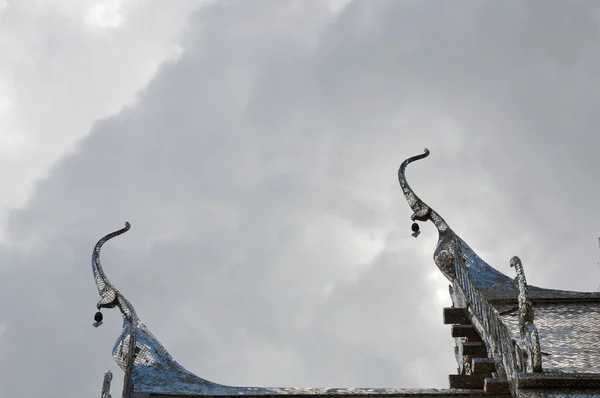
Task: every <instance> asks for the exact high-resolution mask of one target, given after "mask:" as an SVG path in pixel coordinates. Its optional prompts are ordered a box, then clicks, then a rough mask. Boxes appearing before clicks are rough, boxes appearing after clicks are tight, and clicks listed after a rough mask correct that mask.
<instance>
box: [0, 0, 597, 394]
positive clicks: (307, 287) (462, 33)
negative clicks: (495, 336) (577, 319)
mask: <svg viewBox="0 0 600 398" xmlns="http://www.w3.org/2000/svg"><path fill="white" fill-rule="evenodd" d="M545 5H546V6H545V7H546V8H545V10H544V13H545V14H544V15H541V14H540V13H539V10H537V11H536V12H534V10H533V8H531V7H532V6H531V5H526V4H518V5H517V4H508V3H502V2H493V3H492V2H485V3H482V2H464V4H463V5H462V6H461V7H456V6H453V7H450V6H449V5H444V4H440V3H437V2H418V3H417V2H400V1H376V2H375V1H354V2H352V3H350V4H349V5H348V6H347V7H346V8H345V9H344V10H343V11H342V12H341V13H340V14H338V15H337V16H335V17H334V16H333V15H332V14H330V10H329V9H328V7H326V3H323V2H318V1H304V2H302V3H297V2H291V1H290V2H283V1H262V2H258V3H257V2H252V3H249V2H242V1H238V2H235V1H232V2H222V3H219V4H217V5H214V6H211V7H209V8H207V9H203V10H201V11H200V12H198V13H196V14H195V15H194V16H193V18H191V19H190V24H189V29H188V31H187V33H186V35H185V37H184V38H183V39H182V42H181V45H182V46H183V48H184V53H183V55H182V56H181V57H180V58H179V59H178V60H177V61H172V62H169V63H167V64H165V65H163V66H162V67H161V68H160V70H159V71H158V73H157V75H156V77H155V78H154V79H153V81H152V82H151V83H150V84H149V85H148V86H147V87H146V88H145V89H144V90H143V91H141V92H140V93H139V95H138V97H137V99H136V101H135V103H134V104H132V105H131V106H129V107H127V108H125V109H123V110H121V111H120V112H119V113H117V114H115V115H114V116H111V117H109V118H106V119H103V120H99V121H97V122H96V123H95V124H94V126H93V128H92V130H91V131H90V133H89V135H88V136H87V137H86V138H85V139H83V140H81V141H80V142H79V144H78V146H77V148H76V150H75V151H74V152H73V153H72V154H70V155H69V156H65V157H63V158H62V159H61V160H60V161H59V162H57V163H56V164H55V165H54V167H53V168H52V169H51V171H50V172H49V173H48V177H47V178H45V179H44V180H42V181H40V182H39V183H38V184H37V185H36V188H35V190H34V192H33V194H32V195H31V197H30V200H29V201H28V203H27V205H26V206H25V207H23V208H22V209H19V210H14V211H13V212H12V213H11V217H10V220H9V224H8V231H9V242H8V243H7V244H6V245H5V246H4V247H3V248H2V251H1V252H0V256H1V263H2V264H3V268H2V276H1V277H0V280H2V284H3V285H4V288H3V289H0V294H1V295H2V299H3V300H5V302H7V301H8V302H10V303H15V305H12V306H7V307H6V309H5V311H4V313H3V314H2V315H1V316H0V320H1V321H3V322H5V324H6V325H7V330H6V331H5V332H4V334H3V335H2V336H1V337H0V372H1V373H2V374H3V375H5V376H4V377H5V378H4V379H3V381H2V387H1V388H2V392H3V393H4V395H6V396H36V395H39V394H40V393H41V392H42V391H43V392H44V393H45V394H46V395H50V396H54V395H58V394H61V395H62V396H65V397H69V396H73V397H74V396H81V395H84V394H95V393H97V392H98V390H99V388H100V385H101V381H102V374H103V372H104V371H106V370H107V369H109V368H111V369H113V370H115V368H116V366H115V365H114V364H113V362H112V360H111V358H110V350H111V349H112V345H113V343H114V340H115V339H116V337H117V335H118V332H119V327H120V322H119V315H118V314H117V313H116V312H114V311H109V312H107V313H106V314H105V318H106V320H105V325H103V326H102V327H101V328H99V329H97V330H95V329H93V328H92V327H91V320H92V316H93V313H94V312H95V308H94V305H95V303H96V302H97V295H96V293H95V288H94V285H93V282H92V278H91V272H90V269H89V260H88V259H89V257H90V254H91V249H92V246H93V244H94V243H95V241H96V240H97V239H98V238H99V237H100V236H101V235H103V234H104V233H106V232H108V231H111V230H114V229H117V228H119V227H120V226H121V225H122V223H123V222H124V221H125V220H128V221H130V222H131V223H132V224H133V228H132V229H131V231H130V232H128V233H127V234H126V235H125V236H123V237H120V238H118V239H117V240H115V241H114V242H113V241H111V242H110V243H109V244H107V246H106V249H105V251H104V253H103V262H104V264H105V269H106V272H107V273H108V275H109V278H111V280H112V281H113V283H114V284H115V285H116V286H117V288H119V289H120V290H121V291H122V292H123V293H124V294H125V295H126V296H127V297H128V298H129V299H130V301H132V303H133V304H134V306H135V307H136V309H137V311H138V313H139V315H140V317H141V318H142V319H143V320H144V321H145V323H146V324H147V325H148V327H149V328H150V329H151V330H152V331H153V332H154V334H155V335H156V336H157V337H158V338H159V339H160V340H161V341H162V342H163V344H164V345H165V346H166V347H167V348H168V349H169V351H170V352H171V354H173V356H174V357H175V358H176V359H177V360H179V361H180V362H181V363H182V364H183V365H184V366H186V367H187V368H188V369H190V370H192V371H194V372H195V373H197V374H198V375H200V376H202V377H205V378H208V379H210V380H213V381H216V382H220V383H225V384H237V385H256V386H260V385H264V386H280V385H284V386H285V385H290V386H295V385H302V386H348V387H359V386H367V387H394V386H399V387H444V386H447V380H446V377H447V375H448V374H449V373H453V372H454V371H455V364H454V358H453V341H452V339H451V338H450V333H449V329H448V327H446V326H444V325H442V324H441V323H442V321H441V308H442V307H443V306H444V305H447V303H448V301H449V299H447V298H446V297H447V284H448V283H447V282H446V281H445V280H444V279H443V277H442V276H441V275H440V273H439V272H438V271H437V270H436V269H435V266H434V264H433V262H432V260H431V255H432V251H433V247H434V244H435V236H434V231H433V228H431V227H429V226H425V227H424V231H423V234H422V235H421V237H420V238H419V239H418V240H414V239H413V238H412V237H410V227H409V224H410V221H409V215H410V212H409V209H408V206H407V205H406V204H405V201H404V199H403V198H402V195H401V190H400V189H399V188H398V186H397V182H396V179H395V175H396V170H397V167H398V165H399V163H400V162H401V161H402V160H403V159H404V158H405V157H407V156H410V155H413V154H415V153H418V152H420V151H421V150H422V149H423V147H425V146H427V147H429V148H430V149H431V150H432V155H431V157H430V158H428V159H427V160H426V161H423V162H421V163H419V164H417V165H414V167H412V168H411V169H410V170H409V173H410V175H409V179H410V181H411V183H412V185H413V186H414V188H415V190H417V191H418V192H419V193H420V195H421V196H422V197H423V198H424V199H425V200H426V201H428V202H429V203H430V204H431V205H432V206H433V207H435V208H436V209H437V210H438V211H439V212H440V213H441V214H443V215H444V216H445V218H446V220H447V221H448V222H449V223H450V225H452V226H453V227H454V229H455V230H456V231H457V232H458V233H459V234H460V235H461V236H462V237H463V238H464V239H465V240H466V241H468V242H469V243H470V244H471V246H472V247H473V248H474V249H475V250H477V251H478V252H479V253H480V254H481V255H482V256H483V257H484V258H485V259H487V260H488V261H489V262H490V263H491V264H493V265H494V266H496V267H497V268H498V269H500V270H502V271H503V272H505V273H507V274H508V275H512V272H511V271H512V270H511V269H510V268H509V267H508V260H509V258H510V257H511V256H513V255H519V256H521V258H522V259H523V262H524V265H525V270H526V272H527V276H528V280H529V281H530V282H531V283H532V284H537V285H544V286H549V287H559V288H564V289H579V290H593V289H595V288H596V287H597V285H598V270H597V267H596V261H597V258H598V248H597V246H596V244H597V243H596V236H597V229H596V228H595V227H596V225H598V216H597V215H596V214H595V213H596V212H595V211H594V210H593V209H594V203H595V200H594V198H595V197H597V196H598V190H597V189H596V187H595V185H594V184H593V181H594V176H595V174H596V170H597V169H598V162H599V161H598V159H597V157H596V156H595V152H594V151H595V149H596V148H597V147H598V146H597V145H595V144H597V141H598V140H599V138H597V135H596V134H594V128H595V126H596V118H597V116H596V114H597V112H596V111H595V106H596V104H597V103H598V99H599V96H598V94H597V93H598V92H599V91H598V90H595V89H594V88H595V87H596V85H597V84H598V83H597V80H598V72H597V71H598V70H600V69H598V68H597V67H596V65H595V64H596V63H597V59H598V57H597V56H598V51H599V50H597V48H600V47H598V46H597V42H598V34H597V33H596V30H595V25H596V23H597V17H596V15H597V14H596V13H595V8H596V5H595V3H593V2H590V3H588V4H587V5H586V4H585V3H583V2H580V3H578V4H577V7H575V6H574V5H567V4H566V3H564V2H549V1H547V2H545ZM565 265H566V266H565ZM116 374H118V375H119V377H115V383H114V388H115V391H117V389H118V386H119V382H118V380H117V379H119V378H120V375H121V372H120V371H117V373H116ZM34 376H35V380H36V382H35V383H32V382H31V381H30V380H31V378H32V377H34ZM114 394H116V392H115V393H114ZM114 394H113V395H114Z"/></svg>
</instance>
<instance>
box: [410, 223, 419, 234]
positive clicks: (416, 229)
mask: <svg viewBox="0 0 600 398" xmlns="http://www.w3.org/2000/svg"><path fill="white" fill-rule="evenodd" d="M411 229H412V231H413V233H412V234H411V235H412V236H414V237H415V238H416V237H417V236H419V234H420V233H421V231H419V224H417V223H416V222H414V223H413V224H412V226H411Z"/></svg>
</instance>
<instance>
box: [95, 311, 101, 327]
mask: <svg viewBox="0 0 600 398" xmlns="http://www.w3.org/2000/svg"><path fill="white" fill-rule="evenodd" d="M102 318H103V317H102V313H101V312H100V311H98V312H96V315H94V320H95V321H96V322H94V327H96V328H97V327H98V326H100V325H102Z"/></svg>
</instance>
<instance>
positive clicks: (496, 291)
mask: <svg viewBox="0 0 600 398" xmlns="http://www.w3.org/2000/svg"><path fill="white" fill-rule="evenodd" d="M429 154H430V152H429V150H428V149H427V148H425V149H424V151H423V153H422V154H419V155H415V156H412V157H409V158H408V159H406V160H405V161H404V162H402V164H401V165H400V168H399V169H398V181H399V183H400V186H401V187H402V192H403V193H404V197H405V198H406V201H407V202H408V205H409V206H410V208H411V210H412V211H413V214H412V215H411V220H413V221H421V222H426V221H431V222H432V223H433V225H434V226H435V228H436V229H437V231H438V242H437V245H436V248H435V250H434V254H433V260H434V262H435V264H436V265H437V266H438V268H439V269H440V271H441V272H442V274H444V276H445V277H446V278H448V280H450V281H452V280H453V279H454V278H455V276H456V275H455V274H456V272H455V257H454V256H455V252H456V253H458V254H459V255H460V256H461V257H462V260H463V262H464V264H465V266H466V267H467V268H468V270H469V272H470V274H471V277H472V278H473V281H474V283H475V284H476V285H477V287H478V288H479V289H480V290H481V291H482V292H483V293H484V294H485V295H486V296H487V297H488V298H490V299H501V300H505V299H509V300H514V299H516V298H517V296H518V293H519V291H518V288H517V285H516V283H515V281H514V279H512V278H510V277H508V276H506V275H505V274H503V273H501V272H500V271H498V270H496V269H495V268H493V267H491V266H490V265H488V264H487V263H486V262H485V261H483V260H482V259H481V258H480V257H479V256H478V255H477V253H475V251H473V249H471V248H470V247H469V245H468V244H467V243H466V242H465V241H463V240H462V239H461V238H460V236H458V235H457V234H456V233H455V232H454V231H453V230H452V228H450V226H449V225H448V224H447V223H446V221H445V220H444V219H443V218H442V216H440V215H439V214H438V213H437V212H436V211H435V210H433V208H431V206H429V205H428V204H426V203H425V202H424V201H423V200H422V199H421V198H419V197H418V196H417V194H416V193H415V192H414V191H413V189H412V188H411V187H410V185H409V184H408V181H407V180H406V166H408V165H409V164H411V163H413V162H415V161H417V160H421V159H425V158H426V157H428V156H429ZM415 230H417V231H418V226H417V227H415V226H414V225H413V232H417V231H415ZM415 235H417V236H418V234H415V233H413V236H415ZM415 237H416V236H415ZM529 290H530V296H531V298H532V299H543V298H544V297H548V298H550V297H552V298H554V299H556V298H557V297H565V298H566V297H570V298H577V297H588V296H589V295H590V293H583V292H569V291H563V290H553V289H543V288H538V287H535V286H529Z"/></svg>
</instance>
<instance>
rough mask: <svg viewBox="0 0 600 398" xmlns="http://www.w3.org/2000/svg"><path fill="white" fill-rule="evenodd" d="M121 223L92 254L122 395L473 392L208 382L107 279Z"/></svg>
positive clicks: (464, 393) (471, 393)
mask: <svg viewBox="0 0 600 398" xmlns="http://www.w3.org/2000/svg"><path fill="white" fill-rule="evenodd" d="M129 228H130V224H129V223H126V224H125V228H122V229H120V230H118V231H115V232H113V233H110V234H108V235H106V236H105V237H103V238H102V239H100V240H99V241H98V243H97V244H96V246H95V248H94V252H93V255H92V271H93V274H94V278H95V280H96V285H97V287H98V292H99V293H100V298H101V299H100V301H99V302H98V305H97V307H98V308H114V307H117V308H119V310H120V311H121V314H122V316H123V329H122V331H121V335H120V336H119V338H118V339H117V342H116V344H115V347H114V349H113V357H114V359H115V361H116V362H117V364H118V365H119V367H120V368H121V369H123V371H124V372H125V383H124V384H125V385H124V397H129V396H130V394H132V393H135V392H143V393H152V394H172V395H177V396H186V395H190V396H197V395H382V394H383V395H400V396H423V397H425V396H465V397H466V396H478V395H479V394H480V393H478V392H476V391H475V392H474V391H472V390H440V389H403V388H277V387H272V388H271V387H232V386H226V385H222V384H217V383H213V382H210V381H208V380H205V379H202V378H200V377H198V376H196V375H194V374H193V373H191V372H189V371H188V370H186V369H185V368H183V367H182V366H181V365H180V364H178V363H177V362H176V361H175V360H174V359H173V358H172V357H171V355H170V354H169V353H168V352H167V350H166V349H165V348H164V347H163V346H162V344H160V342H159V341H158V340H157V339H156V338H155V337H154V336H153V335H152V333H151V332H150V331H149V330H148V328H147V327H146V326H145V325H144V324H143V323H142V322H141V321H140V319H139V317H138V316H137V314H136V312H135V310H134V308H133V306H132V305H131V303H130V302H129V301H128V300H127V299H125V297H124V296H123V295H122V294H121V293H120V292H119V291H118V290H117V289H116V288H115V287H114V286H113V285H112V284H111V283H110V282H109V280H108V278H107V277H106V274H105V273H104V270H103V268H102V265H101V262H100V249H101V248H102V246H103V245H104V243H106V242H107V241H108V240H110V239H112V238H114V237H116V236H119V235H121V234H123V233H125V232H127V231H128V230H129Z"/></svg>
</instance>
